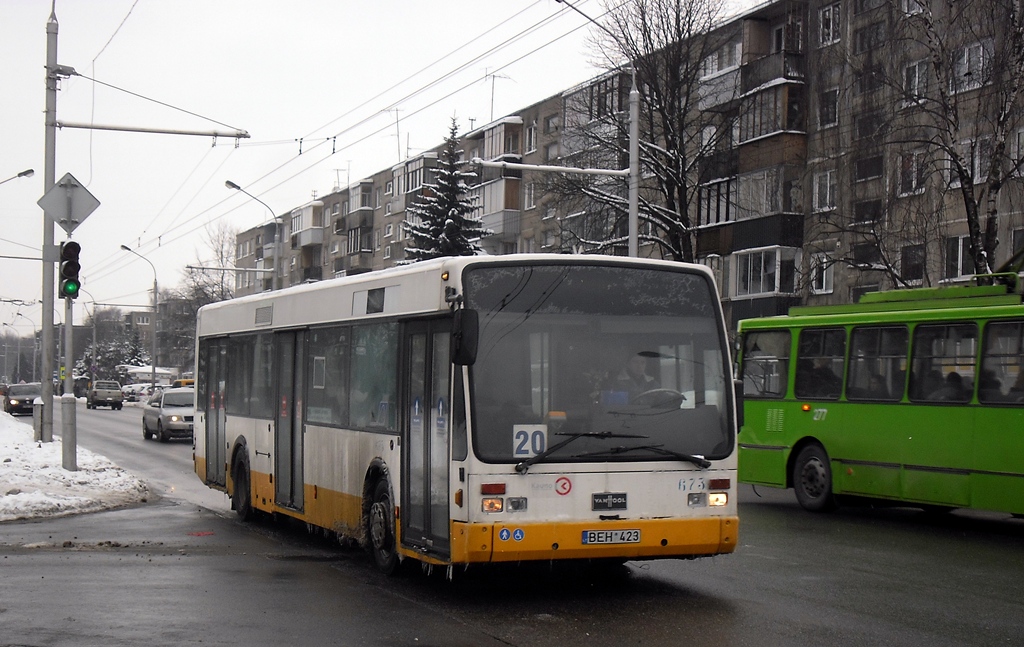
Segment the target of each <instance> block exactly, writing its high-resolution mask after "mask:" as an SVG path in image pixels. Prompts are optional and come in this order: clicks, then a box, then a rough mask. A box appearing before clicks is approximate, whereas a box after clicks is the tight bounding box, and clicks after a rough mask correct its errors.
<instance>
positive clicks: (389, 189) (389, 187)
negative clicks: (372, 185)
mask: <svg viewBox="0 0 1024 647" xmlns="http://www.w3.org/2000/svg"><path fill="white" fill-rule="evenodd" d="M394 192H395V181H394V180H388V181H387V182H385V183H384V193H386V194H388V195H391V194H392V193H394Z"/></svg>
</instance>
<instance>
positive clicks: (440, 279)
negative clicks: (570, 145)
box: [195, 254, 738, 572]
mask: <svg viewBox="0 0 1024 647" xmlns="http://www.w3.org/2000/svg"><path fill="white" fill-rule="evenodd" d="M729 355H730V353H729V347H728V337H727V334H726V330H725V324H724V318H723V316H722V311H721V307H720V305H719V302H718V299H717V292H716V290H715V285H714V282H713V279H712V276H711V274H710V272H708V271H707V270H706V269H705V268H702V267H700V266H696V265H685V264H681V263H671V262H665V261H646V260H643V261H641V260H636V259H621V258H614V257H607V256H593V257H588V256H568V255H565V256H562V255H541V254H534V255H527V254H523V255H518V254H517V255H510V256H495V257H454V258H444V259H436V260H432V261H423V262H420V263H413V264H410V265H405V266H400V267H396V268H392V269H388V270H383V271H380V272H369V273H365V274H359V275H353V276H346V277H340V278H335V279H331V280H326V281H320V282H317V283H311V284H307V285H301V286H295V287H292V288H288V289H285V290H280V291H273V292H264V293H261V294H256V295H251V296H246V297H242V298H238V299H232V300H229V301H224V302H221V303H216V304H212V305H209V306H206V307H204V308H202V309H201V310H200V312H199V317H198V322H197V353H196V357H197V362H196V363H197V366H196V372H195V375H196V391H197V396H196V397H197V408H196V427H195V470H196V473H197V474H198V476H199V478H200V479H202V480H203V482H205V483H206V484H208V485H209V486H210V487H212V488H215V489H219V490H223V491H225V492H227V493H228V494H229V495H230V496H231V501H232V506H233V507H234V509H235V510H236V511H237V513H238V514H239V515H240V516H241V517H243V518H248V517H250V516H252V515H253V514H256V513H259V512H263V513H273V514H278V515H287V516H290V517H294V518H296V519H299V520H301V521H304V522H306V523H307V524H309V525H310V526H313V527H319V528H323V529H326V530H328V531H330V532H333V533H336V534H337V535H338V536H340V537H343V538H349V539H354V540H357V541H359V542H362V543H363V544H365V545H366V546H367V547H368V548H369V549H370V552H371V554H372V555H373V558H374V560H375V561H376V564H377V566H378V567H379V568H380V569H381V570H382V571H384V572H392V571H394V570H395V568H396V566H397V565H398V563H399V562H400V561H401V560H415V561H418V562H421V563H425V564H428V565H432V566H434V565H436V566H441V567H447V568H449V572H451V569H453V568H454V567H455V566H468V565H472V564H485V563H491V562H529V561H550V560H623V561H624V560H627V559H656V558H692V557H700V556H707V555H716V554H721V553H730V552H732V551H733V550H734V549H735V547H736V540H737V535H738V518H737V512H736V510H737V508H736V496H735V493H736V483H737V481H736V460H737V459H736V442H735V438H736V398H737V391H738V389H737V388H736V387H734V382H733V380H732V375H731V366H732V364H731V363H730V357H729Z"/></svg>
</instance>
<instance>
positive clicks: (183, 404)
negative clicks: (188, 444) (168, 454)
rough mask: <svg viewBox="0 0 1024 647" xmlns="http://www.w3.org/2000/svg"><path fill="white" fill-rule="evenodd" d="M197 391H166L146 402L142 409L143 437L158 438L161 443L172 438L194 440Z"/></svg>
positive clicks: (184, 389)
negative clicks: (193, 430)
mask: <svg viewBox="0 0 1024 647" xmlns="http://www.w3.org/2000/svg"><path fill="white" fill-rule="evenodd" d="M195 406H196V390H195V389H192V388H179V389H164V390H163V391H158V392H157V393H156V394H155V395H154V396H153V397H151V398H150V399H149V400H147V401H146V404H145V405H144V406H143V408H142V437H143V438H145V439H146V440H149V439H150V438H152V437H153V436H156V437H157V439H158V440H159V441H160V442H167V441H168V440H170V439H171V438H188V439H191V438H192V429H193V422H192V419H193V417H194V416H195Z"/></svg>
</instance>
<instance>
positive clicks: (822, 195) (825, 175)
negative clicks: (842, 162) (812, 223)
mask: <svg viewBox="0 0 1024 647" xmlns="http://www.w3.org/2000/svg"><path fill="white" fill-rule="evenodd" d="M836 192H837V183H836V172H835V169H831V170H828V171H824V172H822V173H815V174H814V210H815V211H831V210H832V209H835V208H836Z"/></svg>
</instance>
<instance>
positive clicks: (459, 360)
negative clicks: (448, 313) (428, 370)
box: [451, 308, 480, 366]
mask: <svg viewBox="0 0 1024 647" xmlns="http://www.w3.org/2000/svg"><path fill="white" fill-rule="evenodd" d="M479 339H480V315H479V314H478V313H477V311H476V310H470V309H469V308H459V309H458V310H456V311H455V317H454V319H453V320H452V343H451V349H452V350H451V361H452V364H459V365H461V366H472V365H473V363H474V362H476V348H477V342H478V341H479Z"/></svg>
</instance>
